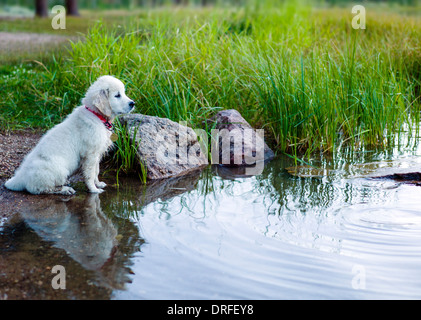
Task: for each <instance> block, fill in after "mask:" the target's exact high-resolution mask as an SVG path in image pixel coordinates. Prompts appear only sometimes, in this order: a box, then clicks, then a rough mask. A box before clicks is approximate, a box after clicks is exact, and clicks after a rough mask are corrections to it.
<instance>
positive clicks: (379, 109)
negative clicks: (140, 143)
mask: <svg viewBox="0 0 421 320" xmlns="http://www.w3.org/2000/svg"><path fill="white" fill-rule="evenodd" d="M351 20H352V14H351V10H350V8H348V9H334V8H333V9H332V8H331V9H313V8H312V7H311V6H309V5H306V4H301V3H299V2H297V1H287V2H284V3H283V4H281V5H276V6H274V4H273V2H272V1H267V2H254V4H253V3H252V4H250V5H248V6H246V7H245V8H225V9H224V8H204V9H202V8H177V9H169V8H167V9H153V10H149V11H148V12H147V13H144V12H137V13H135V14H134V15H133V16H131V17H130V18H127V22H126V23H125V24H124V25H119V26H118V25H116V26H115V27H114V28H110V25H109V24H108V23H105V22H103V23H96V24H95V25H94V26H93V27H91V28H89V31H88V33H87V35H86V37H85V39H84V40H83V41H81V40H78V41H75V42H73V43H72V44H71V47H70V49H69V50H68V51H66V53H61V54H58V55H55V56H54V58H49V59H46V60H45V61H44V60H43V61H44V65H41V64H38V63H33V62H31V63H30V64H28V63H24V64H22V65H10V64H9V65H6V66H2V67H0V86H1V88H2V89H3V90H2V92H6V98H3V99H2V101H0V111H1V113H0V114H1V115H0V124H1V125H2V127H3V128H6V129H16V128H21V127H42V128H48V127H50V126H52V125H53V124H55V123H57V122H59V121H60V119H62V117H63V116H64V115H65V114H67V113H69V112H70V111H71V109H72V108H73V107H74V106H75V105H77V104H78V103H79V102H80V99H81V98H82V96H83V94H84V92H85V90H86V88H87V87H88V86H89V84H90V83H91V82H93V81H94V80H95V79H96V78H97V77H98V76H100V75H104V74H112V75H115V76H117V77H118V78H120V79H121V80H122V81H123V82H125V83H126V85H127V94H128V96H129V97H131V98H132V99H134V100H135V101H136V106H137V112H140V113H144V114H150V115H156V116H160V117H167V118H170V119H172V120H175V121H178V120H184V121H187V122H188V124H189V125H190V126H192V127H202V126H203V121H204V120H205V119H207V118H209V117H211V116H212V115H214V114H215V113H216V112H217V111H218V110H221V109H228V108H235V109H237V110H239V111H240V112H241V113H242V114H243V116H244V117H245V118H246V120H248V121H249V122H250V123H251V124H252V125H254V126H257V127H262V128H264V129H265V133H266V136H267V139H268V142H269V144H270V145H271V146H272V147H274V148H275V149H276V150H277V151H278V152H287V153H291V154H294V155H297V154H302V153H306V154H307V155H310V154H311V153H312V152H315V151H322V152H337V151H339V150H342V149H343V148H345V147H346V148H349V147H350V148H352V149H355V150H360V149H361V148H366V147H373V146H376V147H377V146H380V147H386V146H388V145H390V144H391V143H393V141H394V136H395V135H396V134H397V133H399V132H400V131H401V130H402V127H403V125H404V124H407V125H409V126H410V127H411V128H414V127H418V126H419V120H420V119H419V112H420V90H421V89H420V88H421V50H420V49H421V37H419V34H421V21H420V18H419V16H417V15H413V16H404V15H400V14H397V13H393V12H391V11H387V12H379V11H377V10H367V29H366V30H354V29H352V28H351ZM104 24H105V26H104ZM23 70H25V71H23ZM23 73H25V76H23ZM28 73H29V74H28Z"/></svg>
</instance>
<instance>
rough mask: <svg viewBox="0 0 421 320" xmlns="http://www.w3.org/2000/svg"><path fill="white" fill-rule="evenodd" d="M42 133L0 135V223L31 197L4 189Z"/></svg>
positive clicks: (24, 132)
mask: <svg viewBox="0 0 421 320" xmlns="http://www.w3.org/2000/svg"><path fill="white" fill-rule="evenodd" d="M42 134H43V132H41V131H34V130H23V131H14V132H9V133H0V222H2V221H4V220H7V219H9V218H10V217H11V216H12V215H13V214H14V213H15V212H16V211H17V209H18V208H19V206H20V204H21V203H22V202H24V201H28V200H30V197H31V196H32V195H30V194H28V193H25V192H12V191H9V190H7V189H6V188H5V187H4V183H5V182H6V181H7V179H9V178H10V177H11V176H12V175H13V173H14V172H15V170H16V169H17V168H18V167H19V165H20V163H21V162H22V160H23V158H24V157H25V155H26V154H28V152H30V151H31V150H32V148H33V147H35V145H36V144H37V143H38V141H39V139H40V138H41V136H42Z"/></svg>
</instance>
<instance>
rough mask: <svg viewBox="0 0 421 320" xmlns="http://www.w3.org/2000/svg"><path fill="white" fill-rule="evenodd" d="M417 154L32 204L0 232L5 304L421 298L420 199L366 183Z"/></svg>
mask: <svg viewBox="0 0 421 320" xmlns="http://www.w3.org/2000/svg"><path fill="white" fill-rule="evenodd" d="M413 150H414V149H413V148H412V147H411V151H408V150H406V149H405V148H403V150H400V151H396V150H394V151H391V152H389V153H385V152H383V153H375V152H363V153H359V154H356V155H354V157H353V158H348V159H347V158H346V157H342V158H336V159H333V158H323V157H321V158H319V159H310V160H309V161H310V162H311V163H312V164H313V165H315V166H317V167H318V168H319V169H318V170H315V169H311V167H306V166H303V167H299V168H297V169H295V170H291V169H289V172H288V170H286V168H289V167H291V166H294V165H295V163H294V161H293V160H292V159H290V158H287V157H284V158H278V159H276V160H274V161H272V162H270V163H268V164H267V165H266V167H265V169H264V172H263V173H262V174H261V175H258V176H252V177H244V176H242V175H241V172H238V171H237V172H235V171H233V170H231V169H228V168H222V167H208V168H207V169H205V170H203V171H201V172H196V173H193V174H191V175H189V176H187V177H182V178H177V179H170V180H167V181H165V182H157V183H154V184H152V185H149V186H147V187H145V186H142V185H141V184H140V183H139V182H138V181H137V180H136V179H120V184H121V185H120V188H118V189H117V188H116V187H112V186H109V187H107V189H106V192H104V193H102V194H100V195H99V196H98V195H89V194H87V193H85V192H83V191H79V192H78V195H77V196H76V197H73V198H70V199H68V198H67V199H60V198H51V197H42V196H41V197H33V198H32V199H33V201H28V202H29V203H25V204H23V205H22V207H20V208H19V210H18V211H19V212H18V213H17V214H16V215H15V216H14V217H13V218H12V219H10V220H8V221H5V222H3V224H2V225H1V227H0V261H3V264H5V263H4V261H6V262H7V267H6V266H5V267H4V268H3V267H2V268H3V269H2V270H0V298H8V297H9V296H10V295H11V292H12V291H13V288H12V284H13V283H15V285H16V286H15V290H20V291H21V292H23V293H22V294H23V296H22V297H23V298H69V299H84V298H94V299H391V298H393V299H420V298H421V187H420V186H417V185H416V184H408V183H403V182H402V181H396V180H393V179H373V178H370V176H371V175H373V174H374V175H381V174H383V175H384V174H390V173H394V172H403V171H405V170H409V171H421V157H418V153H419V152H418V151H417V150H415V151H413ZM320 168H321V169H320ZM291 173H292V174H291ZM297 175H298V176H297ZM107 182H108V183H109V184H112V183H113V181H112V180H111V179H110V180H109V181H107ZM55 265H62V266H63V267H64V268H65V271H66V289H65V290H60V289H53V288H52V286H51V283H52V279H53V277H54V276H55V274H54V273H52V268H53V267H54V266H55Z"/></svg>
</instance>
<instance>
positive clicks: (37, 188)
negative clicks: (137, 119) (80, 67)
mask: <svg viewBox="0 0 421 320" xmlns="http://www.w3.org/2000/svg"><path fill="white" fill-rule="evenodd" d="M124 91H125V90H124V85H123V83H122V82H121V81H120V80H118V79H116V78H114V77H112V76H102V77H100V78H98V80H97V81H95V82H94V83H93V84H92V85H91V87H90V88H89V89H88V91H87V93H86V96H85V98H83V100H82V103H83V106H80V107H77V108H75V109H74V110H73V112H72V113H71V114H70V115H69V116H68V117H67V118H66V119H65V120H64V121H63V122H62V123H60V124H58V125H57V126H55V127H54V128H52V129H51V130H49V131H48V132H47V133H46V134H45V135H44V136H43V137H42V138H41V140H40V141H39V143H38V144H37V146H36V147H35V148H34V149H33V150H32V151H31V152H30V153H29V154H28V155H27V156H26V157H25V159H24V160H23V162H22V164H21V166H20V167H19V168H18V169H17V171H16V172H15V175H14V176H13V177H12V178H11V179H10V180H8V181H7V182H6V184H5V186H6V188H8V189H10V190H14V191H24V190H26V191H28V192H30V193H33V194H45V193H55V194H66V195H68V194H74V193H75V190H74V189H73V188H71V187H68V186H65V184H66V183H67V179H68V177H69V176H70V175H72V174H73V173H74V172H75V171H76V170H77V169H79V168H81V169H82V173H83V177H84V180H85V183H86V186H87V187H88V190H89V192H92V193H100V192H102V191H104V190H103V189H102V188H104V187H105V186H106V184H105V183H104V182H100V181H99V180H98V173H99V162H100V160H101V157H102V156H103V154H104V153H105V152H106V151H107V149H108V148H109V147H110V146H111V145H112V142H111V140H110V136H111V131H110V130H108V129H107V128H106V127H105V126H104V124H103V122H102V121H101V120H100V119H99V118H98V117H97V116H96V115H95V114H93V113H92V112H90V111H89V110H87V109H86V108H85V106H87V107H89V108H90V109H91V110H94V111H96V112H98V113H101V114H102V115H103V116H104V117H105V118H106V119H108V120H109V121H110V122H111V121H112V120H114V118H115V117H116V116H117V115H119V114H123V113H128V112H130V111H131V110H132V109H133V107H134V102H133V101H132V100H131V99H129V98H128V97H127V96H126V95H125V92H124ZM118 95H120V96H118Z"/></svg>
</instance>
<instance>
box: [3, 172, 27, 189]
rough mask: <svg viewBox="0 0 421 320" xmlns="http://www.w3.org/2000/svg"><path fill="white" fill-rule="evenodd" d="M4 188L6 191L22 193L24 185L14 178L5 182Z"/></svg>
mask: <svg viewBox="0 0 421 320" xmlns="http://www.w3.org/2000/svg"><path fill="white" fill-rule="evenodd" d="M4 186H5V187H6V188H7V189H9V190H12V191H23V190H25V186H24V184H23V183H22V181H20V179H18V178H17V177H16V176H14V177H13V178H11V179H9V180H7V181H6V183H5V184H4Z"/></svg>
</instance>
